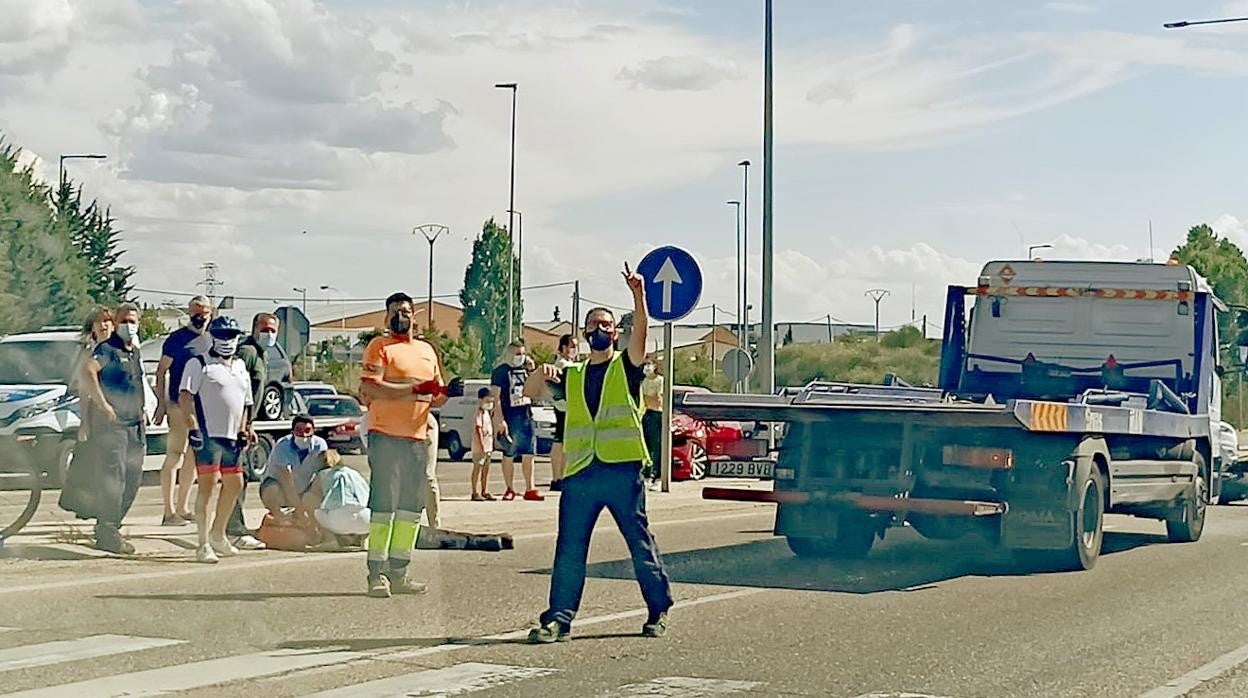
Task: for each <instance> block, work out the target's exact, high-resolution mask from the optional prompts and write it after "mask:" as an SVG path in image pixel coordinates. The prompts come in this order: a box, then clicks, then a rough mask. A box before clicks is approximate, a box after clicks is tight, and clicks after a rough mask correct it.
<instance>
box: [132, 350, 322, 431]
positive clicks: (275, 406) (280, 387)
mask: <svg viewBox="0 0 1248 698" xmlns="http://www.w3.org/2000/svg"><path fill="white" fill-rule="evenodd" d="M167 337H168V335H164V336H160V337H152V338H150V339H146V340H143V343H142V344H141V345H140V346H139V353H140V355H141V356H142V358H143V373H144V374H145V375H146V376H147V381H148V385H150V386H152V388H153V389H154V388H155V387H156V366H157V364H159V363H160V355H161V352H162V350H163V347H164V344H165V339H167ZM264 361H265V364H266V367H267V368H268V381H267V382H266V383H265V386H264V392H262V393H261V394H260V404H259V405H257V406H256V420H257V421H264V422H272V421H277V420H279V419H283V418H285V417H288V416H290V411H289V410H286V411H283V407H284V406H286V403H287V402H288V401H289V391H290V388H291V383H290V377H291V365H290V357H289V356H288V355H287V354H286V350H285V349H283V348H282V346H281V345H280V344H279V345H277V346H273V347H266V348H265V350H264ZM318 385H319V384H318ZM329 387H330V389H331V390H333V387H332V386H329Z"/></svg>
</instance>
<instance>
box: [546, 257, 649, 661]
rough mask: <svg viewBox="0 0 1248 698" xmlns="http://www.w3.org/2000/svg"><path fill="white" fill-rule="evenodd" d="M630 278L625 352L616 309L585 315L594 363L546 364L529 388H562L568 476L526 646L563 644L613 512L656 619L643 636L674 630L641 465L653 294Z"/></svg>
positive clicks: (628, 273) (630, 275)
mask: <svg viewBox="0 0 1248 698" xmlns="http://www.w3.org/2000/svg"><path fill="white" fill-rule="evenodd" d="M624 279H625V281H626V282H627V283H628V287H629V290H631V291H632V294H633V331H632V335H631V337H630V338H629V342H628V350H627V351H623V352H620V351H616V350H615V343H616V340H617V338H618V336H619V330H618V328H617V327H616V322H615V313H613V312H612V311H610V310H608V309H607V308H594V309H593V310H591V311H589V313H588V315H586V316H585V328H584V335H585V339H586V340H587V341H588V342H589V348H590V355H589V360H588V361H586V362H580V363H575V364H572V365H571V366H568V367H567V368H565V369H562V370H561V369H558V368H555V367H554V366H552V365H549V364H546V365H543V366H542V367H541V370H540V371H536V372H534V373H533V375H532V376H530V377H529V381H528V383H527V385H526V386H525V390H526V392H527V393H528V394H529V395H530V396H533V397H537V396H540V395H541V394H542V393H543V391H544V390H545V389H546V385H545V384H546V382H562V383H563V384H564V392H565V395H566V399H567V422H566V424H565V427H564V453H565V454H566V455H565V460H566V463H567V465H566V470H565V473H564V478H563V495H562V496H561V497H560V499H559V533H558V538H557V539H556V542H555V565H554V573H553V574H552V576H551V581H550V607H549V608H548V609H547V610H546V611H545V612H544V613H542V615H541V617H540V619H539V621H538V622H539V626H538V627H537V628H534V629H533V631H532V632H530V633H529V642H534V643H546V642H557V641H562V640H566V639H567V638H568V637H569V636H570V635H571V631H572V620H573V618H575V617H576V612H577V609H578V608H579V607H580V605H581V592H582V591H583V589H584V587H585V561H586V558H587V557H588V555H589V539H590V535H591V534H592V532H593V530H594V524H595V523H596V522H597V520H598V515H599V514H600V513H602V510H603V509H604V508H605V509H607V510H608V511H610V512H611V516H612V518H614V519H615V522H616V525H617V526H618V527H619V529H620V533H621V534H623V535H624V540H625V541H626V542H627V543H628V551H629V553H630V555H631V556H632V558H633V569H634V570H635V572H636V574H637V582H638V583H639V584H640V585H641V595H642V596H643V597H644V598H645V601H646V607H647V608H648V609H649V612H650V614H649V617H647V619H646V622H645V624H644V625H643V626H642V629H641V632H642V634H643V635H645V636H647V637H659V636H661V635H663V634H664V633H665V632H667V612H668V610H669V609H670V608H671V607H672V591H671V584H670V582H669V581H668V578H667V572H666V571H664V569H663V563H662V561H661V560H660V559H659V549H658V546H657V545H656V544H655V542H654V536H653V535H652V534H651V533H650V522H649V520H648V519H647V518H646V497H645V487H644V484H643V483H642V477H641V472H642V467H643V465H644V464H646V463H648V462H649V460H650V454H649V452H648V451H647V449H646V441H645V438H644V437H643V436H642V428H641V409H642V408H641V397H640V394H641V382H642V380H643V379H644V378H645V373H644V372H643V370H642V366H643V365H645V363H646V327H647V325H648V324H649V318H648V317H647V315H646V293H645V286H644V282H643V280H642V278H641V276H640V275H639V274H636V273H634V272H632V271H630V270H629V268H628V265H627V264H625V265H624Z"/></svg>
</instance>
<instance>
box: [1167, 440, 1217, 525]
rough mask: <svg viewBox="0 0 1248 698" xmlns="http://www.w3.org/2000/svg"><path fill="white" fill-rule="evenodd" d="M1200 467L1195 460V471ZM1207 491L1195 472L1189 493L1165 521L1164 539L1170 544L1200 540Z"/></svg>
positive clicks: (1206, 487)
mask: <svg viewBox="0 0 1248 698" xmlns="http://www.w3.org/2000/svg"><path fill="white" fill-rule="evenodd" d="M1201 465H1202V464H1201V463H1200V461H1199V460H1197V462H1196V466H1197V470H1199V469H1200V466H1201ZM1207 489H1208V486H1207V485H1206V484H1205V478H1204V476H1203V475H1201V474H1200V473H1199V472H1197V474H1196V479H1195V481H1193V482H1192V490H1191V493H1190V494H1189V495H1188V496H1187V497H1185V498H1184V499H1183V501H1182V503H1180V504H1179V506H1178V507H1176V508H1175V511H1174V514H1173V515H1172V516H1171V517H1169V518H1167V519H1166V537H1167V538H1169V539H1170V542H1171V543H1195V542H1196V541H1198V540H1200V534H1202V533H1204V531H1205V513H1206V511H1207V510H1208V507H1207V505H1206V502H1205V499H1206V497H1208V494H1209V493H1208V492H1207Z"/></svg>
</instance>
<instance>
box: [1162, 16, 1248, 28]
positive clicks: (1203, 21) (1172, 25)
mask: <svg viewBox="0 0 1248 698" xmlns="http://www.w3.org/2000/svg"><path fill="white" fill-rule="evenodd" d="M1230 22H1248V17H1229V18H1227V19H1198V20H1193V21H1188V22H1166V23H1165V24H1163V25H1161V26H1163V27H1165V28H1166V29H1182V28H1183V27H1195V26H1198V25H1201V24H1227V23H1230Z"/></svg>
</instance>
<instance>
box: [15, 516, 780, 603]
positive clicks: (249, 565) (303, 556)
mask: <svg viewBox="0 0 1248 698" xmlns="http://www.w3.org/2000/svg"><path fill="white" fill-rule="evenodd" d="M760 514H770V515H772V516H774V512H773V511H768V510H765V509H759V510H757V511H751V512H739V513H735V514H726V515H718V516H701V517H696V518H689V519H672V520H669V521H651V522H650V525H651V526H652V527H653V526H678V525H681V524H690V523H708V522H712V521H727V520H731V519H743V518H747V517H751V516H759V515H760ZM611 525H612V523H611V522H610V521H603V523H602V524H600V527H601V528H603V529H606V528H607V527H609V526H611ZM595 530H597V528H595ZM554 537H555V531H546V532H543V533H525V534H521V535H518V536H515V537H514V540H538V539H541V538H554ZM272 554H277V553H266V555H272ZM341 558H349V559H351V560H356V559H357V556H356V555H355V554H351V553H290V554H289V555H286V556H283V557H277V558H268V559H263V560H239V561H237V562H233V561H231V562H229V563H226V564H220V565H194V566H191V567H189V568H188V569H176V570H157V571H152V572H131V573H129V574H110V575H104V576H100V577H88V578H85V579H72V580H63V581H59V582H42V583H39V584H26V585H19V586H8V587H3V588H0V596H4V595H7V594H26V593H30V592H40V591H50V590H55V589H75V588H78V587H87V586H96V585H100V584H115V583H121V582H135V581H142V580H148V579H167V578H169V577H182V576H186V575H195V574H221V573H229V574H235V573H237V572H241V571H243V570H252V569H258V568H262V567H272V566H275V565H285V564H293V563H297V562H315V561H318V560H319V561H322V562H323V561H325V560H332V559H341ZM190 559H191V558H190V557H189V556H188V557H187V560H190Z"/></svg>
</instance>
